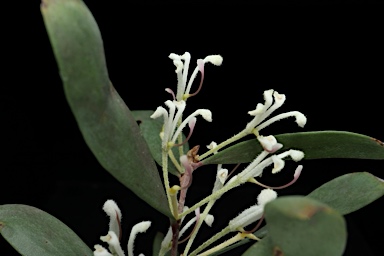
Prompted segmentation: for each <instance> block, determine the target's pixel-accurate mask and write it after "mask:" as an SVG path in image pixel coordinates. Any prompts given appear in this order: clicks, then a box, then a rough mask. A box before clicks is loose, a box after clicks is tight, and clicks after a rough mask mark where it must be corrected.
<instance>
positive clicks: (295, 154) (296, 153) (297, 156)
mask: <svg viewBox="0 0 384 256" xmlns="http://www.w3.org/2000/svg"><path fill="white" fill-rule="evenodd" d="M289 151H290V156H291V158H292V160H293V161H296V162H297V161H300V160H301V159H303V158H304V152H303V151H300V150H294V149H291V150H289Z"/></svg>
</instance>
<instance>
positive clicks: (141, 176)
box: [41, 0, 172, 217]
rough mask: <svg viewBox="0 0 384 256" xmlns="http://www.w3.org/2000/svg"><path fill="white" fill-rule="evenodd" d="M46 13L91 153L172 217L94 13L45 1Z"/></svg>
mask: <svg viewBox="0 0 384 256" xmlns="http://www.w3.org/2000/svg"><path fill="white" fill-rule="evenodd" d="M41 11H42V14H43V18H44V22H45V26H46V28H47V31H48V35H49V38H50V41H51V45H52V48H53V51H54V53H55V57H56V60H57V63H58V66H59V70H60V75H61V78H62V81H63V84H64V91H65V95H66V97H67V100H68V103H69V105H70V107H71V109H72V112H73V114H74V116H75V118H76V121H77V123H78V125H79V128H80V130H81V132H82V135H83V137H84V139H85V141H86V143H87V144H88V146H89V148H90V149H91V150H92V152H93V154H94V155H95V156H96V158H97V159H98V161H99V162H100V164H101V165H102V166H103V167H104V168H105V169H106V170H107V171H108V172H110V173H111V174H112V175H113V176H114V177H115V178H116V179H117V180H119V181H120V182H121V183H123V184H124V185H125V186H127V187H128V188H129V189H131V190H132V191H133V192H134V193H135V194H136V195H137V196H139V197H140V198H141V199H143V200H144V201H146V202H147V203H148V204H149V205H151V206H152V207H154V208H155V209H157V210H158V211H160V212H162V213H163V214H165V215H167V216H169V217H172V214H171V212H170V210H169V207H168V202H167V199H166V196H165V193H164V189H163V186H162V182H161V179H160V176H159V173H158V170H157V168H156V165H155V162H154V161H153V159H152V157H151V154H150V151H149V149H148V146H147V144H146V143H145V141H144V139H143V137H142V136H141V134H140V129H139V127H138V125H137V124H136V121H135V119H134V118H133V117H132V114H131V112H130V110H129V109H128V107H127V106H126V105H125V104H124V102H123V100H122V99H121V98H120V96H119V94H118V93H117V92H116V90H115V89H114V87H113V86H112V84H111V82H110V81H109V78H108V72H107V68H106V62H105V56H104V48H103V42H102V39H101V35H100V31H99V28H98V26H97V24H96V21H95V20H94V18H93V16H92V14H91V12H90V11H89V10H88V8H87V7H86V6H85V4H84V3H83V2H82V1H80V0H43V1H42V4H41Z"/></svg>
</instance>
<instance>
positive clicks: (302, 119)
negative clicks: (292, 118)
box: [296, 112, 307, 128]
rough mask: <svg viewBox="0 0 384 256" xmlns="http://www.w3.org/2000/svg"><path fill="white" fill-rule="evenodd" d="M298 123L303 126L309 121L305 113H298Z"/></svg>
mask: <svg viewBox="0 0 384 256" xmlns="http://www.w3.org/2000/svg"><path fill="white" fill-rule="evenodd" d="M296 123H297V124H298V125H299V126H300V127H301V128H303V127H304V125H305V124H306V123H307V118H306V117H305V115H304V114H302V113H300V112H298V113H297V114H296Z"/></svg>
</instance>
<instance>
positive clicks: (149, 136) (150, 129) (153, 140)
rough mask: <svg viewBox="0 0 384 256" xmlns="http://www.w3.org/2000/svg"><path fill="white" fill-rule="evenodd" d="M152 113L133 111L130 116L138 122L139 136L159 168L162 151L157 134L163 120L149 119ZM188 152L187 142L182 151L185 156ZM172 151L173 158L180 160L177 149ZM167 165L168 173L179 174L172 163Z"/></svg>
mask: <svg viewBox="0 0 384 256" xmlns="http://www.w3.org/2000/svg"><path fill="white" fill-rule="evenodd" d="M153 112H154V111H151V110H134V111H132V114H133V117H134V118H135V120H136V121H137V122H139V127H140V130H141V134H142V135H143V137H144V139H145V141H146V142H147V144H148V147H149V150H150V151H151V154H152V157H153V158H154V159H155V161H156V162H157V163H158V164H159V165H160V166H162V162H161V152H162V149H161V139H160V136H159V134H160V131H161V129H162V126H163V120H162V119H152V118H150V116H151V115H152V114H153ZM183 139H185V136H184V135H183ZM188 150H189V146H188V142H187V143H185V144H184V145H183V151H184V153H185V154H186V153H187V152H188ZM172 151H173V154H174V156H175V158H176V159H177V160H178V159H179V158H180V154H179V148H178V147H173V148H172ZM168 163H169V166H168V171H169V172H170V173H172V174H173V175H176V176H179V175H180V173H179V171H178V170H177V168H176V167H175V165H174V164H173V163H172V161H169V162H168Z"/></svg>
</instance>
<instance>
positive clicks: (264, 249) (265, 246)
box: [242, 236, 279, 256]
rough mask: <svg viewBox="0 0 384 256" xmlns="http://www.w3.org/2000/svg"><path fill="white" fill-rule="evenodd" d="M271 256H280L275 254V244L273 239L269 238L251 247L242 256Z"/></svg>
mask: <svg viewBox="0 0 384 256" xmlns="http://www.w3.org/2000/svg"><path fill="white" fill-rule="evenodd" d="M254 255H257V256H271V255H279V254H274V251H273V243H272V241H271V239H270V238H269V237H268V236H267V237H265V238H263V239H261V240H260V241H258V242H256V243H254V244H253V245H251V246H250V247H249V248H248V250H246V251H245V252H244V253H243V254H242V256H254Z"/></svg>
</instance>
